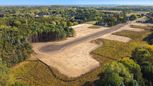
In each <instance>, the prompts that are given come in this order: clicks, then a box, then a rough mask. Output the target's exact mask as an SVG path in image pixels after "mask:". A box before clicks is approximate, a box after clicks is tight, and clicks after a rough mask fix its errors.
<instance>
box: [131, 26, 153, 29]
mask: <svg viewBox="0 0 153 86" xmlns="http://www.w3.org/2000/svg"><path fill="white" fill-rule="evenodd" d="M130 27H132V28H139V29H151V28H153V26H152V25H146V26H140V25H130Z"/></svg>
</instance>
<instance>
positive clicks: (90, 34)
mask: <svg viewBox="0 0 153 86" xmlns="http://www.w3.org/2000/svg"><path fill="white" fill-rule="evenodd" d="M133 22H135V21H133ZM133 22H130V23H128V24H119V25H116V26H113V27H110V28H106V27H100V28H99V29H92V28H91V27H93V25H92V24H80V25H76V26H73V27H72V28H74V29H75V30H76V33H77V34H76V37H74V38H68V39H67V40H64V41H60V42H48V43H34V44H33V49H34V51H35V52H36V53H37V54H38V55H40V56H41V57H39V58H38V59H39V60H41V61H42V62H44V63H45V64H47V65H48V66H50V67H53V68H55V69H57V70H58V71H59V72H60V73H61V74H63V75H66V76H67V77H70V78H71V77H78V76H81V75H83V74H85V73H87V72H90V71H91V70H93V69H95V68H97V67H99V62H98V61H96V60H95V59H93V58H92V57H91V56H90V54H89V53H90V52H91V51H92V50H93V49H95V48H96V47H97V46H98V45H96V44H94V43H90V41H92V40H95V39H97V38H98V37H102V38H104V39H109V40H117V41H121V42H128V41H130V40H131V39H130V38H128V37H122V36H116V35H110V34H112V33H114V32H117V31H121V30H124V29H125V28H127V26H129V25H130V24H131V23H133ZM94 27H95V26H94Z"/></svg>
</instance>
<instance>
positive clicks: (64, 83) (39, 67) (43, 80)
mask: <svg viewBox="0 0 153 86" xmlns="http://www.w3.org/2000/svg"><path fill="white" fill-rule="evenodd" d="M134 29H135V28H134ZM93 30H97V29H93ZM119 31H121V30H119ZM137 33H138V32H133V31H127V30H126V31H124V30H122V31H121V32H117V33H114V32H113V34H115V35H120V36H124V37H129V38H131V39H134V40H132V41H130V42H128V43H123V42H118V41H111V40H102V39H97V40H96V43H100V44H101V43H102V46H101V47H99V48H98V49H96V50H94V51H92V52H91V55H92V56H93V58H94V59H96V60H97V61H98V62H99V64H100V66H99V67H98V68H96V69H95V70H94V71H92V72H88V73H86V74H85V75H83V76H80V77H77V78H75V79H74V78H73V79H72V80H70V79H69V78H67V77H65V76H63V75H61V73H59V71H56V69H54V68H49V67H48V66H47V65H45V64H44V63H43V62H40V61H39V60H34V61H33V60H32V61H31V60H30V61H25V62H23V63H22V64H20V65H17V66H16V67H15V68H13V69H12V71H11V72H12V75H14V76H15V77H16V78H17V80H19V81H22V82H27V83H30V84H32V85H34V86H82V85H83V83H85V82H87V81H93V80H95V79H97V78H98V77H97V76H98V75H99V74H100V73H101V72H102V71H103V65H104V64H105V63H108V62H110V61H112V60H119V59H120V58H123V57H128V56H130V55H131V52H132V50H133V49H134V48H135V47H137V46H144V45H146V44H147V43H146V42H144V41H143V38H144V37H146V36H147V35H148V34H150V32H149V31H142V32H141V31H140V32H139V34H137ZM107 34H108V33H107ZM131 35H132V36H131ZM135 35H136V36H135ZM142 35H143V36H142ZM76 38H77V36H76ZM69 39H71V40H72V39H73V40H74V38H69ZM69 39H68V40H65V41H61V42H48V43H37V44H38V45H35V44H34V46H37V47H36V50H39V49H40V48H41V47H42V46H46V45H47V46H48V47H49V46H51V44H56V45H61V44H64V43H67V42H69ZM89 42H90V41H86V42H82V41H81V43H83V44H82V46H85V45H84V43H89ZM93 42H95V41H93ZM93 42H92V43H91V45H92V46H95V45H96V47H97V46H99V45H97V44H94V43H93ZM89 44H90V43H89ZM75 46H76V45H75ZM77 46H79V44H78V43H77ZM77 46H76V48H77ZM82 46H81V47H80V48H82ZM71 47H72V46H70V47H69V48H71ZM88 47H90V46H89V45H88ZM96 47H95V48H96ZM84 48H85V47H84ZM63 49H66V48H63ZM86 49H87V48H86ZM90 49H91V50H92V49H94V48H91V47H90ZM80 50H81V49H80ZM121 50H122V51H121ZM61 51H62V50H61ZM64 51H65V50H64ZM66 51H68V50H66ZM72 51H73V52H75V49H73V48H72ZM72 51H71V52H72ZM62 52H63V51H62ZM71 52H69V53H71ZM76 52H78V51H76ZM79 52H81V51H79ZM48 53H49V54H50V55H49V56H50V57H49V58H54V57H52V56H51V53H50V52H48ZM69 53H68V54H69ZM88 53H89V52H88ZM45 54H47V52H45ZM58 54H60V52H59V53H58ZM82 54H84V53H83V52H82ZM74 55H77V54H74ZM86 55H87V54H86ZM88 55H89V54H88ZM88 55H87V56H88ZM36 56H37V58H38V57H39V59H40V58H44V55H38V54H36ZM64 56H66V54H64ZM89 56H90V55H89ZM62 58H63V57H62ZM90 58H91V56H90ZM93 58H92V59H93ZM46 60H47V59H46ZM75 60H76V59H75ZM79 65H80V64H79ZM50 81H51V82H50Z"/></svg>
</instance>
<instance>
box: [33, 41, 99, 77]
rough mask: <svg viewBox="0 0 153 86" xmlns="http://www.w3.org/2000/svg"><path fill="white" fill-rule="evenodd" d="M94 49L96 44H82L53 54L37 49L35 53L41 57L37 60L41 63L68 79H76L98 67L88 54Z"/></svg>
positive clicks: (97, 63)
mask: <svg viewBox="0 0 153 86" xmlns="http://www.w3.org/2000/svg"><path fill="white" fill-rule="evenodd" d="M95 48H97V44H95V43H90V42H84V43H80V44H78V45H76V46H72V47H70V48H68V49H64V50H60V51H58V52H56V53H54V54H53V53H52V52H49V51H48V52H40V51H39V49H35V52H36V53H39V54H40V55H42V58H39V59H40V60H41V61H43V62H45V63H46V64H47V65H49V66H51V67H54V68H56V69H57V70H58V71H60V72H61V73H62V74H64V75H66V76H68V77H78V76H81V75H82V74H85V73H87V72H89V71H91V70H93V69H95V68H97V67H99V62H98V61H96V60H95V59H93V58H92V57H91V56H90V54H89V52H91V51H92V50H93V49H95ZM40 55H39V56H40Z"/></svg>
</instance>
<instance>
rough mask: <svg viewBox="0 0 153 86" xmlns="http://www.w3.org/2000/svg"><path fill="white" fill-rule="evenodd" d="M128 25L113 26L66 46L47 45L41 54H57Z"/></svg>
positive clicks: (68, 43)
mask: <svg viewBox="0 0 153 86" xmlns="http://www.w3.org/2000/svg"><path fill="white" fill-rule="evenodd" d="M125 25H126V24H118V25H116V26H113V27H110V29H106V30H102V31H99V32H96V33H93V34H90V35H87V36H85V37H82V38H78V39H75V40H73V41H70V42H67V43H65V44H62V45H53V44H51V45H46V46H44V47H42V48H41V49H40V51H41V52H55V51H58V50H60V49H65V48H67V47H70V46H73V45H76V44H79V43H81V42H84V41H88V40H93V39H95V38H98V37H100V36H103V35H105V34H108V33H111V32H114V31H116V30H118V29H120V28H121V27H123V26H125Z"/></svg>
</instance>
